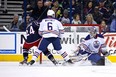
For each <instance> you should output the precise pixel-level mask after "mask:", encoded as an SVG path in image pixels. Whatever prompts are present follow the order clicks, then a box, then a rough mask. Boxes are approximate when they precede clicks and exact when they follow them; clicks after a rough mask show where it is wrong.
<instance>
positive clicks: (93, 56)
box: [72, 27, 109, 66]
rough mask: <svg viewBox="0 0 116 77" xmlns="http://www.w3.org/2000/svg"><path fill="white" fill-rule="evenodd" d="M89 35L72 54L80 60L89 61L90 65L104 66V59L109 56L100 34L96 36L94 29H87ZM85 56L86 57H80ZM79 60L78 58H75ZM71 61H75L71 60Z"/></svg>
mask: <svg viewBox="0 0 116 77" xmlns="http://www.w3.org/2000/svg"><path fill="white" fill-rule="evenodd" d="M88 30H89V35H87V37H86V38H85V40H84V41H83V42H81V44H80V45H79V46H78V48H77V50H76V51H75V52H74V53H75V55H76V56H80V55H81V58H80V59H78V61H81V60H87V59H88V60H89V61H90V62H91V64H92V65H103V66H104V65H105V57H107V56H109V53H108V52H107V48H106V45H105V41H104V37H103V35H101V34H97V30H96V28H95V27H89V28H88ZM82 55H86V56H84V57H83V56H82ZM77 58H79V57H77ZM72 59H73V60H77V59H75V58H72Z"/></svg>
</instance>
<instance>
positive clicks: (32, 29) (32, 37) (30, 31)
mask: <svg viewBox="0 0 116 77" xmlns="http://www.w3.org/2000/svg"><path fill="white" fill-rule="evenodd" d="M38 29H39V22H38V21H33V22H31V23H30V24H29V25H28V26H27V28H26V35H27V39H26V41H25V43H24V44H23V58H24V60H23V61H21V62H20V64H27V60H28V54H29V50H30V49H32V48H34V49H32V50H34V52H36V51H38V45H39V43H40V39H41V38H42V37H41V36H40V35H39V33H38ZM44 55H46V56H47V57H48V58H49V59H50V60H51V61H52V62H53V63H54V64H56V63H57V61H56V60H55V59H54V57H53V55H52V54H51V53H50V51H48V49H47V48H46V49H45V51H44Z"/></svg>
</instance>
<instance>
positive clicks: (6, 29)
mask: <svg viewBox="0 0 116 77" xmlns="http://www.w3.org/2000/svg"><path fill="white" fill-rule="evenodd" d="M3 28H4V30H5V31H7V32H11V31H10V30H8V28H6V26H3Z"/></svg>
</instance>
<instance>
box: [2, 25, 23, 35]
mask: <svg viewBox="0 0 116 77" xmlns="http://www.w3.org/2000/svg"><path fill="white" fill-rule="evenodd" d="M3 29H4V30H5V31H6V32H9V33H13V32H11V31H10V30H9V29H8V28H7V27H6V26H3ZM15 33H16V34H22V33H17V32H15ZM23 35H25V34H23Z"/></svg>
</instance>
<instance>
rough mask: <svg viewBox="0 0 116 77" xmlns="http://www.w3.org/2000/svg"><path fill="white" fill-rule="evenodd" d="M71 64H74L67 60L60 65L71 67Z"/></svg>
mask: <svg viewBox="0 0 116 77" xmlns="http://www.w3.org/2000/svg"><path fill="white" fill-rule="evenodd" d="M71 64H74V62H73V61H72V60H71V59H69V60H67V61H64V62H63V63H62V65H63V66H66V65H71Z"/></svg>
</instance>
